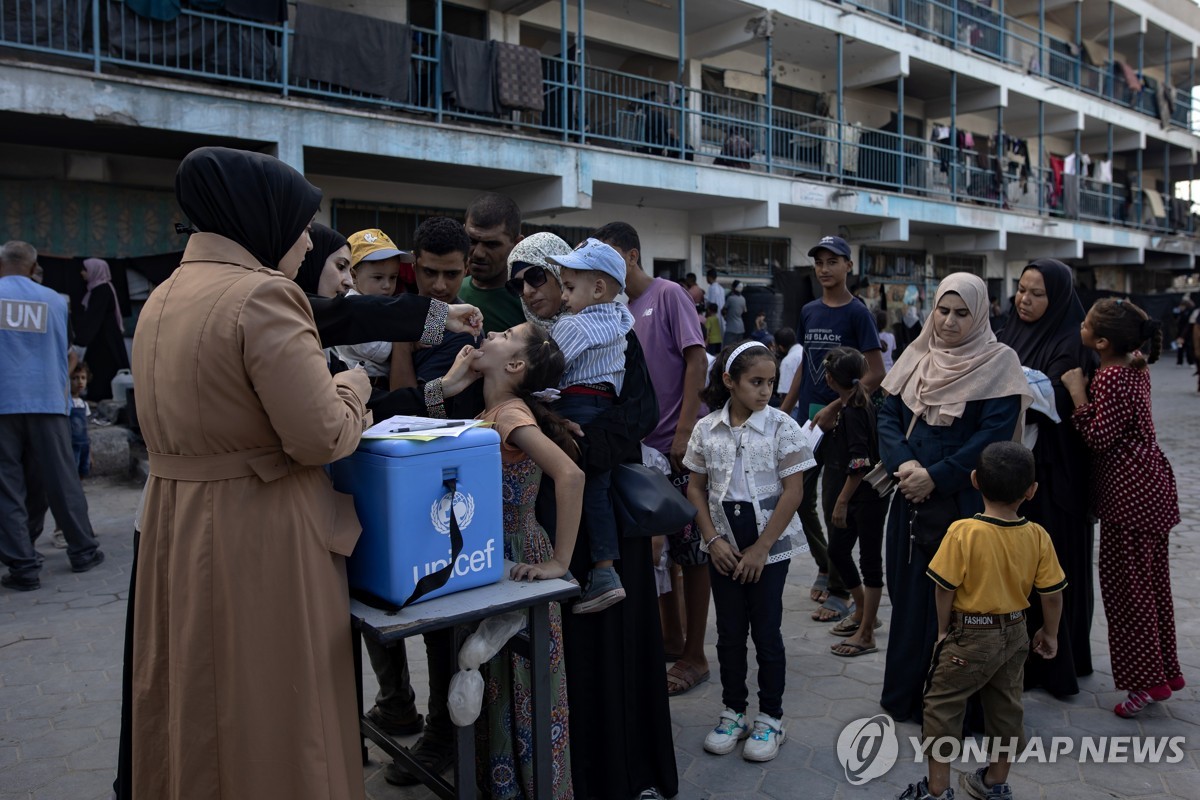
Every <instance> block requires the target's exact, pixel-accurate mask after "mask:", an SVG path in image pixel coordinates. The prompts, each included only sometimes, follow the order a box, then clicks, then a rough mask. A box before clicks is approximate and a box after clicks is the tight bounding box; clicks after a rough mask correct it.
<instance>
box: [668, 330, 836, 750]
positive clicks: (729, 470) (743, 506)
mask: <svg viewBox="0 0 1200 800" xmlns="http://www.w3.org/2000/svg"><path fill="white" fill-rule="evenodd" d="M776 372H777V365H776V362H775V356H774V355H772V353H771V351H770V350H769V349H768V348H767V347H766V346H765V345H763V344H762V343H761V342H758V341H749V342H745V343H743V344H740V345H738V346H737V347H727V348H725V351H724V352H722V353H721V355H720V356H719V357H718V358H717V360H716V361H715V362H714V363H713V366H712V373H711V375H710V380H709V385H708V387H707V388H705V390H704V395H703V397H704V401H705V402H706V403H707V404H708V407H709V408H714V409H717V410H716V411H713V412H712V413H711V414H709V415H708V416H707V417H705V418H704V419H702V420H700V421H699V422H698V423H696V427H695V429H694V430H693V432H692V438H691V440H690V441H689V442H688V449H687V455H686V456H685V457H684V461H683V463H684V464H685V465H686V466H687V468H688V469H690V470H691V471H692V476H691V478H690V480H689V482H688V499H689V500H691V501H692V504H693V505H695V506H696V508H697V509H699V513H697V515H696V525H697V527H698V528H699V530H700V536H701V545H700V549H701V550H704V551H705V552H707V553H709V559H710V573H711V579H712V593H713V602H714V604H715V605H716V609H717V660H718V661H719V662H720V666H721V689H722V700H723V702H724V704H725V710H724V711H722V712H721V716H720V718H719V719H718V721H717V726H716V727H715V728H714V729H713V730H712V731H711V732H710V733H709V734H708V736H707V737H706V738H705V740H704V749H705V750H707V751H709V752H710V753H716V754H718V755H723V754H725V753H730V752H732V751H733V750H734V749H736V748H737V745H738V742H740V741H741V740H742V739H745V738H746V737H747V736H749V737H750V741H748V742H747V743H746V745H745V747H744V749H743V750H742V757H743V758H745V759H747V760H749V761H770V760H771V759H773V758H774V757H775V756H776V755H777V754H778V752H779V745H780V744H782V743H783V741H784V739H785V738H786V733H785V730H784V725H783V689H784V676H785V674H786V671H787V663H786V659H785V656H784V648H783V635H782V633H781V632H780V628H781V625H782V622H783V586H784V582H785V581H786V579H787V572H788V565H789V563H790V559H791V557H792V556H793V555H794V554H795V553H798V552H801V551H803V550H806V549H807V546H806V545H804V544H802V543H803V541H804V539H803V531H802V530H801V528H800V524H799V522H798V521H797V519H796V509H797V508H798V507H799V506H800V500H801V499H802V497H803V495H804V476H803V472H804V470H806V469H810V468H811V467H813V466H815V464H816V461H815V460H814V459H813V454H812V450H811V449H810V448H809V447H808V445H807V443H806V442H805V440H804V437H803V435H802V434H801V431H800V426H799V425H797V424H796V421H795V420H793V419H792V418H791V417H790V416H788V415H787V414H784V413H783V412H781V411H779V410H778V409H776V408H772V407H770V406H769V405H768V403H769V402H770V400H771V396H772V394H773V393H774V391H775V378H776ZM747 636H750V637H752V638H753V639H754V649H755V652H756V654H757V657H758V686H759V690H758V710H759V714H758V716H757V717H755V718H754V721H753V732H751V730H750V725H749V724H748V722H747V720H746V707H747V700H748V697H749V692H748V690H747V688H746V672H747V663H746V662H747V656H748V649H747V646H746V638H747Z"/></svg>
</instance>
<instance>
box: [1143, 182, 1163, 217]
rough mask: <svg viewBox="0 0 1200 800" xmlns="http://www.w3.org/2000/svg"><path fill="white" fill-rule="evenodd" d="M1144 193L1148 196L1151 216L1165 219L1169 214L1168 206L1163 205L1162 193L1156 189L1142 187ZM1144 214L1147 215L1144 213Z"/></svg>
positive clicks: (1147, 201) (1147, 200)
mask: <svg viewBox="0 0 1200 800" xmlns="http://www.w3.org/2000/svg"><path fill="white" fill-rule="evenodd" d="M1142 194H1143V195H1145V197H1146V203H1147V205H1149V207H1150V216H1152V217H1153V218H1154V219H1163V218H1165V217H1166V216H1167V208H1166V206H1165V205H1163V198H1162V195H1161V194H1159V193H1158V192H1157V191H1155V190H1154V189H1142ZM1143 216H1145V215H1144V214H1143Z"/></svg>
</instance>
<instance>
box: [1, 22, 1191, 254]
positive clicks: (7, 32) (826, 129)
mask: <svg viewBox="0 0 1200 800" xmlns="http://www.w3.org/2000/svg"><path fill="white" fill-rule="evenodd" d="M876 2H877V0H862V2H860V3H859V5H860V7H864V8H867V7H868V3H869V4H870V7H869V10H871V11H872V12H873V13H885V11H884V10H883V9H877V8H875V7H874V5H875V3H876ZM884 2H885V5H887V6H888V9H890V10H887V11H886V14H885V15H891V14H892V13H893V11H895V10H896V9H898V8H900V7H903V8H905V9H906V11H905V13H906V14H909V16H908V17H906V19H908V20H909V21H910V22H911V23H912V24H916V25H918V27H920V29H921V30H922V31H925V30H927V31H928V32H929V33H931V34H935V35H939V36H942V35H944V36H947V37H959V36H960V34H962V30H961V26H962V24H963V20H964V19H969V20H970V23H969V25H971V26H976V27H975V28H974V29H975V30H977V31H979V33H978V34H977V35H975V34H972V35H971V36H970V37H968V38H969V39H970V41H971V45H970V46H971V47H972V48H974V49H980V48H981V49H983V50H984V51H987V52H989V53H990V52H995V53H1006V52H1009V49H1008V48H1007V46H1006V44H1005V42H1006V41H1010V40H1013V39H1015V38H1024V37H1028V35H1029V31H1024V32H1019V31H1015V30H1014V28H1013V27H1012V26H1011V25H1008V26H1007V27H1006V26H1004V25H1002V24H1001V22H1003V20H1000V18H999V17H994V15H995V12H990V13H991V15H992V16H989V15H985V14H983V13H982V10H981V7H976V6H975V4H974V3H973V2H971V0H957V5H955V6H949V5H944V4H942V3H937V2H929V0H904V3H903V5H902V6H901V5H898V3H899V0H884ZM921 9H924V10H925V13H926V14H927V15H926V16H925V17H923V18H919V17H918V15H917V11H919V10H921ZM988 11H990V10H988ZM972 14H973V15H974V16H972ZM993 17H994V18H993ZM410 30H411V35H412V56H411V63H410V65H409V66H410V69H409V92H408V99H407V101H406V102H398V101H395V100H389V99H387V98H384V97H380V96H374V95H369V94H364V93H362V92H356V91H352V90H349V89H346V88H343V87H339V86H332V85H328V84H322V83H315V82H310V81H300V80H296V79H295V78H294V77H293V76H291V75H290V73H289V69H288V65H289V59H290V57H291V56H292V54H293V53H294V42H293V38H294V32H293V31H292V30H290V29H289V27H288V26H287V25H264V24H261V23H255V22H249V21H245V20H240V19H233V18H229V17H223V16H221V15H218V14H211V13H204V12H198V11H193V10H187V9H185V10H183V12H182V13H181V14H180V15H179V16H178V17H177V18H176V19H175V20H172V21H170V22H157V21H151V20H147V19H143V18H141V17H138V16H136V15H134V14H133V13H132V12H130V11H129V10H128V8H127V7H126V6H125V4H124V3H122V2H119V0H15V2H14V1H13V0H6V1H5V2H4V3H2V4H0V49H3V48H8V49H15V50H19V51H34V52H37V53H39V54H42V55H43V56H51V57H54V58H61V59H65V60H66V61H67V62H68V63H82V62H85V61H86V62H89V63H90V65H91V68H92V69H93V70H94V71H95V72H101V71H103V70H104V69H105V68H108V69H110V70H111V69H123V70H134V71H138V72H142V71H150V72H161V73H166V74H171V75H178V76H184V77H187V78H189V79H202V80H210V81H216V82H220V83H227V84H228V83H231V84H235V85H241V86H246V87H254V88H259V89H263V90H269V91H273V92H277V93H279V94H282V95H303V96H313V97H319V98H323V99H328V100H332V101H336V102H338V103H340V104H346V105H355V106H361V107H365V108H385V109H393V110H397V111H403V112H407V113H412V114H417V115H422V116H428V117H430V118H433V119H434V120H437V121H441V120H443V119H452V120H457V121H466V122H472V123H483V124H487V125H492V126H496V127H498V128H501V127H502V128H504V129H505V130H509V131H514V132H518V133H523V134H526V135H533V136H552V137H554V138H556V139H560V140H562V141H573V142H581V143H589V144H596V145H601V146H607V147H614V148H621V149H625V150H631V151H635V152H639V153H644V154H648V155H658V156H666V157H671V158H676V159H685V160H688V161H697V162H700V163H714V164H717V165H721V166H729V167H735V168H741V169H747V170H753V171H760V172H768V173H771V174H776V175H784V176H792V177H801V178H809V179H816V180H825V181H831V182H835V183H839V184H842V185H846V186H857V187H865V188H870V189H881V190H887V191H893V192H900V193H904V194H909V195H917V196H922V197H931V198H936V199H939V200H943V201H947V202H956V203H970V204H974V205H982V206H991V207H995V208H1003V209H1012V210H1018V211H1024V212H1028V213H1035V214H1039V215H1054V216H1063V217H1067V218H1078V219H1086V220H1091V221H1096V222H1104V223H1108V224H1117V225H1126V226H1129V227H1135V228H1142V229H1149V230H1155V231H1171V232H1176V233H1189V234H1190V233H1193V232H1195V230H1196V224H1195V222H1194V218H1193V216H1192V215H1191V214H1190V204H1189V205H1188V207H1187V208H1186V209H1185V208H1183V207H1181V206H1180V203H1182V201H1175V202H1174V203H1173V202H1172V200H1171V198H1170V197H1168V196H1159V198H1158V200H1159V202H1154V201H1153V199H1152V198H1151V197H1150V195H1149V194H1147V193H1145V192H1141V193H1139V192H1138V191H1137V190H1136V188H1127V187H1125V186H1119V185H1112V184H1103V183H1098V182H1095V181H1091V180H1087V179H1083V180H1082V181H1077V182H1076V178H1075V176H1066V180H1064V176H1061V175H1057V174H1055V173H1054V172H1053V171H1051V170H1050V169H1048V168H1045V165H1039V164H1034V163H1028V162H1027V160H1022V159H1018V158H1013V157H1011V156H1010V155H1008V154H1007V153H1001V154H999V156H997V157H994V158H993V157H989V158H987V159H982V160H981V159H979V158H978V153H976V152H975V151H972V150H969V149H966V148H959V147H955V146H953V145H950V144H943V143H938V142H933V141H928V140H926V139H923V138H919V137H915V136H909V135H902V134H900V133H898V132H896V131H894V130H881V129H874V128H866V127H862V126H858V125H851V124H849V123H841V122H838V121H837V120H833V119H829V118H826V117H819V116H815V115H811V114H805V113H801V112H797V111H793V110H789V109H784V108H779V107H774V106H770V105H767V104H765V103H761V102H757V101H753V100H745V99H741V98H737V97H731V96H728V95H724V94H720V93H717V92H711V91H703V90H699V89H692V88H689V87H685V86H681V85H679V84H676V83H672V82H667V81H660V80H654V79H651V78H647V77H644V76H638V75H631V74H627V73H622V72H617V71H614V70H608V69H602V68H599V67H594V66H591V65H584V64H580V63H578V62H576V61H568V62H566V63H564V62H563V60H562V59H561V58H560V57H558V56H542V82H541V88H542V96H543V97H542V99H543V101H544V102H543V105H544V109H543V110H542V111H540V112H539V111H511V112H505V113H496V114H481V113H477V112H469V111H466V110H464V109H462V108H459V107H457V106H455V105H454V104H453V103H451V102H449V100H448V99H447V98H446V97H444V96H443V94H442V92H441V70H440V65H439V61H438V53H439V47H438V37H437V33H436V32H435V31H432V30H427V29H423V28H418V27H411V28H410ZM1042 38H1043V40H1045V39H1048V38H1049V37H1042ZM1029 41H1032V40H1029ZM1037 52H1046V51H1045V50H1044V49H1041V50H1038V51H1037ZM1047 63H1048V64H1049V67H1050V72H1051V73H1052V74H1053V76H1055V79H1058V78H1059V77H1061V78H1062V79H1063V80H1064V81H1065V80H1067V79H1068V78H1073V79H1075V80H1078V81H1081V82H1083V83H1087V82H1088V81H1089V80H1091V79H1092V78H1095V82H1096V86H1097V87H1100V89H1104V90H1107V88H1110V86H1111V84H1112V83H1113V82H1112V81H1111V80H1109V81H1108V83H1105V80H1106V78H1105V76H1104V75H1102V74H1101V73H1098V72H1092V73H1089V72H1088V71H1087V70H1085V69H1077V68H1076V67H1079V64H1078V61H1077V59H1076V60H1066V61H1061V62H1056V61H1054V60H1053V58H1052V59H1051V60H1050V61H1049V62H1047ZM1056 64H1057V66H1055V65H1056ZM1089 75H1090V76H1091V77H1089ZM1143 94H1144V93H1143ZM1131 102H1133V103H1134V107H1140V105H1139V104H1141V103H1142V102H1143V100H1142V99H1139V98H1138V97H1135V98H1133V100H1131ZM1147 113H1154V114H1155V115H1157V110H1156V108H1155V109H1154V110H1153V112H1151V111H1150V110H1147ZM1189 114H1190V109H1189V108H1188V107H1186V106H1183V105H1182V104H1177V105H1176V107H1175V110H1174V111H1173V112H1172V114H1171V121H1172V122H1173V123H1174V124H1178V125H1181V126H1184V127H1186V125H1187V120H1188V115H1189ZM1159 212H1161V213H1159Z"/></svg>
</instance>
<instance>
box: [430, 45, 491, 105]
mask: <svg viewBox="0 0 1200 800" xmlns="http://www.w3.org/2000/svg"><path fill="white" fill-rule="evenodd" d="M442 93H443V94H444V95H445V97H446V99H447V100H449V101H450V102H451V103H453V104H454V105H456V106H458V107H459V108H460V109H462V110H463V111H473V112H475V113H477V114H489V115H490V114H498V113H500V112H501V111H502V109H501V108H500V104H499V103H498V102H496V58H495V53H494V52H493V42H490V41H485V40H482V39H471V38H468V37H466V36H458V35H456V34H453V33H443V34H442Z"/></svg>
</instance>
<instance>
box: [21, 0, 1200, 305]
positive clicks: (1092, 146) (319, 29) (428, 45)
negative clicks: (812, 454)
mask: <svg viewBox="0 0 1200 800" xmlns="http://www.w3.org/2000/svg"><path fill="white" fill-rule="evenodd" d="M1198 42H1200V8H1198V7H1197V6H1196V5H1195V4H1193V3H1191V2H1188V0H1119V1H1117V0H844V1H843V2H832V1H831V0H758V2H754V3H743V2H730V1H729V0H558V2H553V1H552V0H458V1H457V2H455V3H450V2H443V1H442V0H406V1H402V0H349V2H334V0H313V2H311V3H308V2H302V3H287V4H285V3H283V2H281V1H280V0H185V1H184V2H183V4H182V6H180V5H179V4H178V3H175V4H172V3H169V2H168V3H162V4H158V3H152V2H148V1H147V0H136V2H135V0H129V2H120V1H119V0H4V3H3V10H2V11H0V109H3V110H2V111H0V121H2V124H0V140H2V141H3V147H0V228H2V229H3V230H2V231H0V236H3V237H4V238H6V239H7V238H23V239H26V240H28V241H30V242H32V243H33V244H35V246H37V247H38V248H39V249H40V250H41V251H42V252H43V253H45V254H47V255H50V256H60V257H63V258H67V259H72V258H79V257H84V256H92V255H95V256H102V257H106V258H109V259H128V264H129V265H130V267H129V270H130V273H131V274H130V275H129V276H128V285H129V291H130V296H131V298H133V299H134V300H135V302H136V299H138V298H137V296H136V295H139V294H141V293H142V292H144V290H145V289H146V286H145V284H144V282H143V281H141V280H140V278H141V277H143V276H141V275H139V274H138V271H139V267H138V264H140V263H143V262H142V261H140V259H153V258H154V257H155V256H162V255H163V254H169V253H173V252H177V251H179V250H181V249H182V245H183V240H182V238H181V237H180V236H179V235H178V234H176V233H175V230H174V223H175V222H179V221H182V215H181V214H180V213H179V211H178V209H177V208H176V207H175V204H174V198H173V175H174V170H175V168H176V166H177V164H178V161H179V159H180V158H182V157H183V156H184V155H185V154H186V153H187V152H188V151H189V150H191V149H192V148H194V147H196V146H199V145H203V144H224V145H228V146H233V147H242V148H248V149H255V150H260V151H264V152H270V153H273V154H275V155H278V156H279V157H280V158H281V159H283V160H285V161H287V162H288V163H290V164H292V165H293V166H295V167H297V168H298V169H300V170H301V171H303V172H304V173H305V174H306V175H307V176H308V178H309V179H310V180H311V181H312V182H313V183H315V184H316V185H318V186H320V187H321V188H322V189H323V190H324V193H325V198H326V199H325V203H324V204H323V207H322V209H321V212H320V219H321V220H322V221H325V222H328V223H330V224H332V225H334V226H335V227H337V228H339V229H341V230H343V231H346V232H348V231H353V230H356V229H359V228H363V227H368V226H371V227H375V226H378V227H382V228H384V229H385V230H387V231H388V232H389V233H390V234H391V235H392V236H393V237H394V238H395V239H396V240H397V241H398V242H407V241H408V240H409V239H410V238H411V235H412V231H413V229H414V228H415V227H416V225H417V223H418V222H419V221H420V220H421V219H423V218H424V217H427V216H429V215H432V214H438V213H450V214H452V215H453V214H461V210H462V209H463V208H464V207H465V205H466V203H467V202H468V201H469V200H470V198H471V197H473V196H474V195H475V194H477V193H478V192H480V191H483V190H491V191H499V192H503V193H506V194H509V195H511V196H513V197H514V198H515V199H516V200H517V201H518V202H519V203H520V205H521V207H522V209H523V211H524V215H525V220H526V222H527V224H528V225H529V226H530V227H531V228H534V229H549V230H553V231H556V232H558V233H560V234H561V235H563V236H564V238H566V239H567V240H568V241H571V242H574V241H578V240H579V239H581V238H582V236H583V235H584V233H585V232H586V231H587V230H588V229H590V228H592V227H594V226H597V225H600V224H602V223H605V222H608V221H611V220H614V219H623V220H626V221H628V222H631V223H633V224H634V225H635V226H636V227H637V228H638V230H639V232H640V234H641V237H642V242H643V251H644V262H645V264H646V266H647V268H652V269H653V270H654V271H655V272H656V273H658V274H663V275H671V276H676V277H680V276H682V275H683V274H684V273H686V272H695V273H697V274H698V275H703V273H704V271H705V270H706V269H708V268H715V269H717V270H718V271H719V272H720V274H721V278H722V280H723V281H724V282H726V283H727V284H728V282H729V281H731V280H733V279H741V280H743V281H745V282H747V283H749V284H755V283H759V284H766V283H769V282H771V281H772V280H774V283H775V285H776V286H777V287H779V288H782V289H784V295H785V300H786V305H787V307H788V308H787V311H786V313H783V314H782V317H783V319H785V320H786V321H787V322H789V323H790V322H791V320H792V319H793V318H794V315H791V314H790V312H791V310H792V308H794V307H795V306H796V305H797V304H798V303H799V302H800V301H802V300H804V299H806V298H807V294H806V293H807V292H808V291H810V290H809V288H808V287H809V282H808V281H806V280H803V277H804V274H805V273H804V267H805V266H806V265H808V264H809V263H810V261H809V259H808V258H807V257H806V253H807V250H808V248H809V246H811V244H812V243H813V242H815V241H816V240H817V239H819V238H820V236H822V235H826V234H831V233H832V234H840V235H842V236H844V237H845V238H846V239H847V240H849V241H850V242H851V244H852V246H853V247H854V249H855V259H856V263H857V265H858V268H859V270H860V271H861V273H862V274H863V275H866V276H868V277H869V282H870V286H869V287H868V288H867V289H866V290H865V292H864V294H865V296H866V298H867V299H868V302H870V303H872V304H885V305H887V306H888V308H889V310H890V311H892V312H893V313H894V314H898V313H899V310H900V308H901V306H900V302H899V298H901V297H902V296H903V293H904V290H905V289H906V288H907V287H908V286H909V285H916V286H917V287H918V291H919V293H920V294H921V295H922V296H926V295H927V293H929V292H931V291H932V290H933V287H935V286H936V283H937V281H938V279H939V278H940V277H942V276H944V275H945V274H947V273H948V272H951V271H956V270H969V271H972V272H975V273H976V274H979V275H980V276H982V277H984V278H985V279H987V280H988V283H989V290H990V291H991V293H992V294H993V296H994V297H996V298H999V299H1001V300H1002V301H1006V299H1007V298H1008V297H1009V296H1010V295H1011V294H1012V293H1013V291H1014V287H1015V283H1016V277H1017V276H1018V275H1019V272H1020V268H1021V266H1023V265H1024V264H1025V263H1026V262H1027V261H1028V260H1030V259H1033V258H1038V257H1055V258H1060V259H1062V260H1064V261H1066V262H1068V263H1070V264H1072V265H1074V266H1075V267H1077V269H1078V274H1079V278H1080V281H1081V283H1082V284H1083V285H1084V286H1085V287H1086V288H1089V289H1097V290H1115V291H1121V292H1132V293H1138V294H1144V293H1155V292H1164V291H1172V290H1174V291H1178V290H1180V289H1185V290H1186V288H1187V287H1188V286H1189V285H1190V284H1189V281H1192V282H1194V281H1195V276H1194V272H1195V269H1196V258H1197V254H1198V253H1200V239H1198V238H1197V237H1198V235H1200V217H1197V215H1195V214H1193V213H1192V204H1191V201H1190V200H1188V199H1179V198H1178V197H1177V194H1178V193H1179V189H1180V187H1183V186H1190V185H1191V181H1192V180H1193V179H1196V178H1200V175H1198V174H1197V168H1196V154H1197V150H1200V138H1198V137H1197V135H1196V134H1195V133H1194V132H1193V131H1194V130H1195V129H1196V128H1197V124H1198V123H1200V119H1198V118H1197V116H1196V115H1197V113H1200V109H1196V108H1193V99H1192V89H1193V87H1194V86H1195V85H1196V82H1197V77H1198V76H1197V69H1196V56H1197V43H1198ZM147 263H149V262H147ZM155 263H158V264H159V268H160V269H161V265H162V264H163V263H168V264H169V259H167V260H166V261H165V262H163V261H162V260H161V259H160V260H159V261H158V262H155ZM151 282H153V278H151ZM772 322H773V323H774V322H776V320H772Z"/></svg>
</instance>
